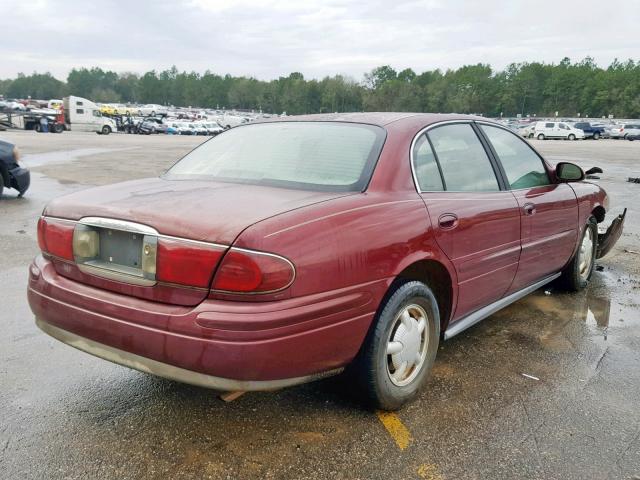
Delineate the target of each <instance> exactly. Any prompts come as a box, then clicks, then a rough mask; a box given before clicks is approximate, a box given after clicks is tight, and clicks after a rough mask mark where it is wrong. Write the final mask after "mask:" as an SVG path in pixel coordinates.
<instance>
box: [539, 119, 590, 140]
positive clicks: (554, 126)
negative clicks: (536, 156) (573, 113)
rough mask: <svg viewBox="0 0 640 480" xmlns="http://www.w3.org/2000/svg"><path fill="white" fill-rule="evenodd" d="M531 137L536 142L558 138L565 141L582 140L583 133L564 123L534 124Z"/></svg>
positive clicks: (543, 122)
mask: <svg viewBox="0 0 640 480" xmlns="http://www.w3.org/2000/svg"><path fill="white" fill-rule="evenodd" d="M533 136H534V137H535V138H537V139H538V140H546V139H549V138H556V139H557V138H560V139H565V140H578V139H584V132H583V131H582V130H580V129H578V128H573V127H572V126H570V125H569V124H568V123H566V122H547V121H541V122H536V124H535V127H534V131H533Z"/></svg>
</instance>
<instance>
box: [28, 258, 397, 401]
mask: <svg viewBox="0 0 640 480" xmlns="http://www.w3.org/2000/svg"><path fill="white" fill-rule="evenodd" d="M386 283H387V282H386V281H379V282H373V283H370V284H366V285H361V286H356V287H351V288H349V289H342V290H339V291H332V292H327V293H323V294H317V295H313V296H309V297H303V298H297V299H287V300H282V301H278V302H229V301H226V302H225V301H217V300H205V301H204V302H202V303H201V304H200V305H198V306H196V307H193V308H192V307H182V306H176V305H169V304H163V303H157V302H151V301H148V300H143V299H139V298H135V297H130V296H127V295H122V294H118V293H114V292H109V291H105V290H102V289H98V288H95V287H92V286H89V285H85V284H82V283H79V282H75V281H73V280H70V279H68V278H66V277H63V276H61V275H59V274H58V273H57V272H56V270H55V268H54V266H53V264H52V263H51V262H50V261H48V260H46V259H44V258H43V257H42V256H39V257H37V258H36V259H35V260H34V262H33V264H32V265H31V267H30V272H29V289H28V298H29V304H30V306H31V309H32V311H33V312H34V314H35V317H36V319H37V320H36V322H37V324H38V326H39V327H40V328H41V329H42V330H43V331H45V332H46V333H47V334H49V335H51V336H52V337H54V338H57V339H58V340H61V341H63V342H64V343H67V344H69V345H71V346H73V347H76V348H78V349H80V350H83V351H86V352H88V353H91V354H93V355H96V356H98V357H101V358H104V359H106V360H109V361H112V362H115V363H119V364H122V365H125V366H128V367H131V368H135V369H138V370H141V371H144V372H149V373H153V374H156V375H159V376H162V377H166V378H170V379H173V380H178V381H181V382H185V383H191V384H195V385H199V386H205V387H209V388H214V389H220V390H270V389H274V388H280V387H284V386H289V385H294V384H297V383H302V382H306V381H310V380H313V379H316V378H319V377H323V376H326V375H328V374H332V373H336V372H338V371H339V370H340V369H341V368H343V367H344V366H345V365H347V364H348V363H349V362H350V361H351V360H352V359H353V358H354V357H355V355H356V354H357V352H358V350H359V348H360V345H361V344H362V341H363V340H364V337H365V335H366V333H367V330H368V328H369V325H370V323H371V320H372V319H373V316H374V314H375V310H376V307H377V303H376V300H375V298H376V297H378V295H379V297H380V298H381V296H382V295H383V294H384V291H385V290H386Z"/></svg>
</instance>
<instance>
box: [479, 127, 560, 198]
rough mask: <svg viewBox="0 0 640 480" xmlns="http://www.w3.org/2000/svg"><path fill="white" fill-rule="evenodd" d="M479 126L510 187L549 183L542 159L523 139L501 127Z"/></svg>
mask: <svg viewBox="0 0 640 480" xmlns="http://www.w3.org/2000/svg"><path fill="white" fill-rule="evenodd" d="M480 128H481V129H482V131H483V132H484V133H485V134H486V135H487V138H488V139H489V142H491V145H492V146H493V149H494V150H495V152H496V154H497V155H498V158H499V159H500V163H502V168H504V171H505V173H506V174H507V180H508V181H509V186H510V187H511V188H512V189H514V190H515V189H520V188H532V187H538V186H541V185H549V183H550V182H549V175H548V174H547V170H546V169H545V168H544V164H543V163H542V159H541V158H540V157H539V156H538V155H536V153H535V152H534V151H533V150H532V149H531V147H529V145H527V144H526V143H525V142H524V140H521V139H520V138H519V137H517V136H516V135H513V134H512V133H511V132H507V131H506V130H503V129H502V128H498V127H491V126H489V125H481V126H480Z"/></svg>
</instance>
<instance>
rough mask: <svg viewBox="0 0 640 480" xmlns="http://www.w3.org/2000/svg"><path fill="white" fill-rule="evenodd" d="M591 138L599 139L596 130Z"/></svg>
mask: <svg viewBox="0 0 640 480" xmlns="http://www.w3.org/2000/svg"><path fill="white" fill-rule="evenodd" d="M593 139H594V140H600V134H599V133H598V132H596V133H594V134H593Z"/></svg>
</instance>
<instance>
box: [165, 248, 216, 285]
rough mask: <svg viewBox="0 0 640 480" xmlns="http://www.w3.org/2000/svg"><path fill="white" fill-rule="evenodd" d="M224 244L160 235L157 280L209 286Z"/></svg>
mask: <svg viewBox="0 0 640 480" xmlns="http://www.w3.org/2000/svg"><path fill="white" fill-rule="evenodd" d="M225 248H226V247H219V246H217V245H207V244H204V243H197V242H186V241H181V240H173V239H167V238H159V239H158V246H157V254H156V255H157V264H156V280H158V281H159V282H166V283H175V284H178V285H188V286H191V287H200V288H208V287H209V285H210V284H211V276H212V275H213V271H214V269H215V267H216V265H217V264H218V262H219V261H220V258H221V257H222V255H223V254H224V251H225Z"/></svg>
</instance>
